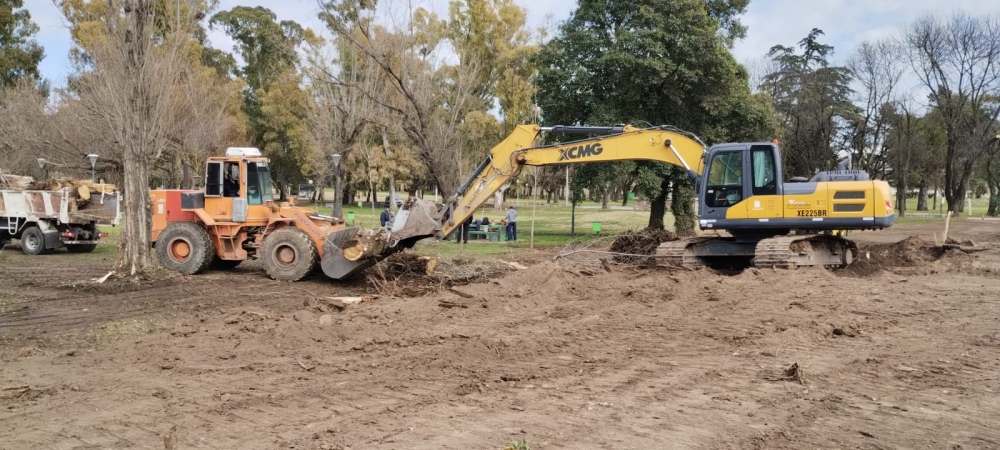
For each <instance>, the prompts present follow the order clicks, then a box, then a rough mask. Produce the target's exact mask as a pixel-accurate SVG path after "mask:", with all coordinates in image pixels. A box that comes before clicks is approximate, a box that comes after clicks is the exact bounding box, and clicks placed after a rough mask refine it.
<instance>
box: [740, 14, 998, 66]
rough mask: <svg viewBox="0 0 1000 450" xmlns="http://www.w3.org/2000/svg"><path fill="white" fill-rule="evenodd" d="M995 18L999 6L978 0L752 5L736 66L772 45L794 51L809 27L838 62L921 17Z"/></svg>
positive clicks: (746, 18) (757, 56)
mask: <svg viewBox="0 0 1000 450" xmlns="http://www.w3.org/2000/svg"><path fill="white" fill-rule="evenodd" d="M958 10H963V11H966V12H969V13H972V14H1000V2H995V1H982V0H949V1H948V2H947V3H944V2H941V1H940V0H814V1H811V2H810V1H800V0H751V2H750V6H749V8H748V11H747V14H746V15H745V16H744V17H743V23H744V24H745V25H747V26H748V27H749V30H748V31H747V38H746V39H745V40H743V41H741V42H739V43H737V44H736V46H735V48H734V49H733V54H734V55H735V56H736V59H737V60H739V61H750V60H754V59H757V58H760V57H761V56H763V55H764V54H766V53H767V51H768V50H770V48H771V47H772V46H774V45H778V44H781V45H785V46H795V45H797V43H798V42H799V41H800V40H802V38H804V37H806V35H808V34H809V31H810V30H812V29H813V28H819V29H821V30H823V32H824V33H825V36H824V37H823V38H822V40H821V42H824V43H826V44H829V45H833V46H834V52H835V54H834V61H836V62H838V63H839V62H843V61H844V60H845V59H846V58H847V57H848V56H849V55H850V54H851V52H853V51H854V48H855V47H856V46H857V45H858V44H860V43H861V42H863V41H865V40H872V39H881V38H885V37H888V36H891V35H892V34H894V33H896V32H898V30H899V29H900V28H901V27H903V26H905V25H908V24H910V23H911V22H913V20H915V19H917V18H919V17H921V16H924V15H926V14H950V13H951V12H953V11H958Z"/></svg>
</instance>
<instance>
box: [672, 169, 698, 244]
mask: <svg viewBox="0 0 1000 450" xmlns="http://www.w3.org/2000/svg"><path fill="white" fill-rule="evenodd" d="M671 178H672V180H671V181H673V187H674V196H673V203H671V205H672V208H671V210H672V211H673V213H674V231H675V232H676V233H677V235H678V236H693V235H694V229H695V227H694V224H695V222H696V221H697V219H698V218H697V217H696V215H695V212H694V186H691V182H690V181H688V178H687V174H685V173H684V172H683V171H680V170H674V171H673V175H671Z"/></svg>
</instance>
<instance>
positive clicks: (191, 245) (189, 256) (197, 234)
mask: <svg viewBox="0 0 1000 450" xmlns="http://www.w3.org/2000/svg"><path fill="white" fill-rule="evenodd" d="M156 257H157V259H159V260H160V265H162V266H163V267H166V268H167V269H170V270H173V271H175V272H180V273H182V274H184V275H194V274H196V273H201V272H203V271H204V270H205V269H207V268H208V266H209V264H211V263H212V260H213V259H215V248H213V247H212V237H211V236H209V235H208V232H207V231H205V229H204V228H202V227H201V226H199V225H198V224H196V223H193V222H174V223H171V224H170V225H167V228H166V229H164V230H163V233H160V238H159V239H158V240H157V241H156Z"/></svg>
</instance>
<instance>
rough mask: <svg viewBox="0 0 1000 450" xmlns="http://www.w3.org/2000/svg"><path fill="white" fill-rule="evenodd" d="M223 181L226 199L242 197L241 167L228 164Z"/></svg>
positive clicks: (223, 193)
mask: <svg viewBox="0 0 1000 450" xmlns="http://www.w3.org/2000/svg"><path fill="white" fill-rule="evenodd" d="M223 176H224V179H223V180H222V195H224V196H226V197H239V196H240V165H239V164H236V163H226V165H225V174H224V175H223Z"/></svg>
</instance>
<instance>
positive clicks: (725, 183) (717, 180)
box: [705, 151, 743, 208]
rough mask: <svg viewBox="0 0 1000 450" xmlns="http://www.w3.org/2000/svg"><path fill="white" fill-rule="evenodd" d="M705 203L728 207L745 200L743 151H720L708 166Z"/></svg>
mask: <svg viewBox="0 0 1000 450" xmlns="http://www.w3.org/2000/svg"><path fill="white" fill-rule="evenodd" d="M707 179H708V183H707V185H706V186H705V205H706V206H708V207H711V208H726V207H729V206H732V205H735V204H737V203H739V202H740V201H742V200H743V151H730V152H719V153H717V154H715V156H713V157H712V162H711V163H709V166H708V177H707Z"/></svg>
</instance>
